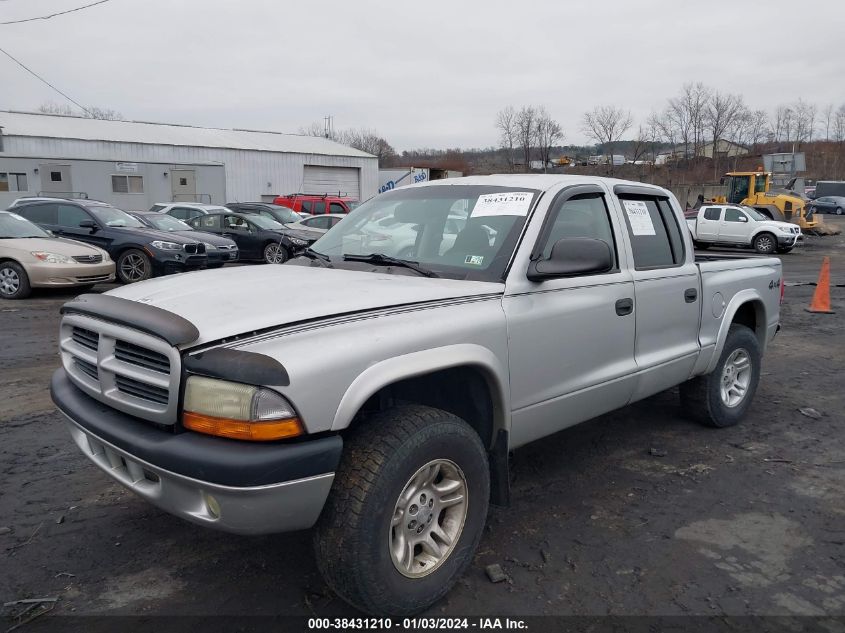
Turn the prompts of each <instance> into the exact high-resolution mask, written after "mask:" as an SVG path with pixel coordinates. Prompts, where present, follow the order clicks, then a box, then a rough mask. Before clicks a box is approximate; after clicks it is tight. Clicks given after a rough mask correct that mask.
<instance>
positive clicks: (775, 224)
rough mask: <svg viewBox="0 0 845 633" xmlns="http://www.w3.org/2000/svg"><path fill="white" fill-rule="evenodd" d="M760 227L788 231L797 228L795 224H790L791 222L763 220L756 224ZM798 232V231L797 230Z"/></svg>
mask: <svg viewBox="0 0 845 633" xmlns="http://www.w3.org/2000/svg"><path fill="white" fill-rule="evenodd" d="M757 224H759V225H760V226H766V227H769V228H773V229H788V230H789V231H792V229H795V228H798V225H797V224H792V223H791V222H780V221H778V220H765V221H761V222H758V223H757ZM799 232H800V229H799Z"/></svg>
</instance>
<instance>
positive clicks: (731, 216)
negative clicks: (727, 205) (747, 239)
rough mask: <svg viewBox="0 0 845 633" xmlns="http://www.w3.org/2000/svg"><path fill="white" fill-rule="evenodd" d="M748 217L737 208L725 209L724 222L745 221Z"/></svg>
mask: <svg viewBox="0 0 845 633" xmlns="http://www.w3.org/2000/svg"><path fill="white" fill-rule="evenodd" d="M747 221H748V218H746V217H745V214H744V213H743V212H742V211H740V210H739V209H725V222H747Z"/></svg>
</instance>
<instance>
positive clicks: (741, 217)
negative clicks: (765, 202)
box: [739, 215, 748, 222]
mask: <svg viewBox="0 0 845 633" xmlns="http://www.w3.org/2000/svg"><path fill="white" fill-rule="evenodd" d="M739 221H740V222H748V218H746V217H745V216H744V215H741V216H739Z"/></svg>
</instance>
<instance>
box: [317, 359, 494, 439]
mask: <svg viewBox="0 0 845 633" xmlns="http://www.w3.org/2000/svg"><path fill="white" fill-rule="evenodd" d="M460 366H473V367H476V368H478V369H479V370H481V373H482V374H483V375H484V377H485V378H486V380H487V385H488V388H489V389H490V397H491V399H492V402H493V412H494V421H493V425H494V428H493V430H494V437H495V433H496V432H498V431H499V430H500V429H504V430H510V392H509V390H508V387H507V385H508V382H507V369H506V368H505V367H503V366H502V364H501V362H500V361H499V359H498V358H497V357H496V355H495V354H494V353H493V352H491V351H490V350H489V349H487V348H486V347H482V346H481V345H476V344H469V343H468V344H458V345H449V346H446V347H436V348H432V349H426V350H422V351H419V352H412V353H410V354H404V355H402V356H397V357H394V358H388V359H385V360H382V361H380V362H378V363H376V364H374V365H371V366H370V367H368V368H367V369H366V370H365V371H364V372H362V373H361V374H360V375H359V376H358V377H357V378H356V379H355V380H354V381H353V382H352V384H351V385H349V388H348V389H347V390H346V392H345V393H344V394H343V398H341V401H340V404H339V405H338V407H337V412H336V413H335V416H334V421H333V422H332V430H333V431H340V430H342V429H345V428H346V427H348V426H349V424H350V423H351V422H352V420H353V418H354V417H355V415H356V414H357V413H358V411H359V410H360V409H361V407H362V406H363V405H364V403H365V402H366V401H367V400H368V399H369V398H370V397H371V396H372V395H373V394H375V393H376V392H377V391H379V390H380V389H382V388H384V387H386V386H388V385H390V384H393V383H395V382H399V381H400V380H404V379H406V378H413V377H415V376H421V375H423V374H430V373H432V372H435V371H438V370H441V369H450V368H453V367H460Z"/></svg>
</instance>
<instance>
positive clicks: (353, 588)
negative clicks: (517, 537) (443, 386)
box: [314, 405, 490, 616]
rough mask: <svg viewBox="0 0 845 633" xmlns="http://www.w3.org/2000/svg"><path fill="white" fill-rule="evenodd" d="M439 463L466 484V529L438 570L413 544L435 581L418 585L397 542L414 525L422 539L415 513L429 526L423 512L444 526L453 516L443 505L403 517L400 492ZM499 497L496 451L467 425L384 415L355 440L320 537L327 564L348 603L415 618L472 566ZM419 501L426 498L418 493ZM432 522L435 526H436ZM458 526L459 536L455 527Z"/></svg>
mask: <svg viewBox="0 0 845 633" xmlns="http://www.w3.org/2000/svg"><path fill="white" fill-rule="evenodd" d="M433 460H445V461H448V462H449V463H451V464H452V465H453V466H454V465H457V467H458V469H459V470H460V473H461V474H462V476H463V478H464V481H465V486H464V488H463V490H464V495H465V496H464V497H463V498H464V500H465V503H466V509H465V510H463V509H462V510H461V512H465V515H464V522H463V527H462V528H459V531H458V533H457V534H456V538H455V539H454V541H453V542H454V544H453V545H452V546H451V549H448V551H446V553H445V555H443V557H442V560H441V562H439V563H436V564H434V563H432V564H434V566H433V567H432V568H431V571H427V570H424V569H423V567H424V563H422V562H417V559H416V558H414V556H423V555H424V552H425V550H423V549H420V550H417V549H416V548H417V547H418V546H411V548H410V552H414V553H416V552H417V551H419V554H414V556H412V557H411V560H410V565H409V567H408V569H410V570H412V571H413V570H417V573H421V574H427V575H423V576H421V577H416V578H412V577H408V575H406V574H405V573H404V572H400V571H399V568H398V566H397V564H395V563H394V559H393V557H392V555H391V552H390V547H389V546H388V545H389V543H396V542H397V541H396V534H397V532H396V530H397V529H398V530H402V531H404V530H405V528H406V527H407V528H409V532H406V534H408V533H409V534H411V536H412V537H413V536H414V533H413V530H411V528H412V527H414V526H412V522H409V523H407V524H406V523H405V521H406V520H409V519H410V518H411V517H412V515H415V516H417V517H419V518H420V523H419V526H421V525H422V524H423V523H424V522H425V519H424V518H423V511H425V512H426V513H428V514H429V515H430V516H432V517H434V518H436V522H435V523H438V524H439V523H440V522H441V520H442V518H443V516H444V514H441V513H444V512H446V511H445V510H440V509H439V508H438V507H437V506H435V507H434V509H433V510H431V511H429V510H426V509H425V507H422V508H417V513H415V512H414V510H413V508H414V507H416V506H408V507H407V513H404V514H402V513H401V511H400V513H399V514H394V512H395V511H396V509H397V508H398V506H399V505H400V502H399V497H400V494H402V493H403V492H406V491H407V489H408V487H409V486H411V485H412V484H411V480H412V478H413V477H414V476H415V474H416V473H418V471H420V470H422V469H423V468H424V467H425V466H427V465H428V464H430V463H431V462H432V461H433ZM417 492H419V489H418V490H417ZM422 496H424V495H422ZM422 496H421V497H420V500H422ZM489 497H490V471H489V466H488V462H487V453H486V452H485V450H484V445H483V444H482V442H481V439H480V438H479V437H478V434H477V433H476V432H475V431H474V430H473V429H472V428H471V427H470V426H469V425H468V424H467V423H466V422H464V421H463V420H461V419H460V418H458V417H456V416H454V415H452V414H451V413H447V412H445V411H441V410H440V409H434V408H431V407H424V406H419V405H411V406H402V407H396V408H394V409H390V410H388V411H385V412H382V413H378V414H376V415H374V416H373V417H372V418H370V419H368V420H366V421H363V422H361V425H360V427H359V428H356V429H353V430H352V432H351V433H350V435H349V437H348V438H347V439H346V441H345V445H344V452H343V457H342V459H341V462H340V466H339V468H338V470H337V473H336V474H335V479H334V483H333V485H332V490H331V493H330V495H329V498H328V500H327V502H326V506H325V508H324V509H323V512H322V515H321V516H320V520H319V522H318V524H317V529H316V530H315V533H314V548H315V552H316V558H317V566H318V567H319V569H320V572H321V573H322V575H323V578H324V579H325V581H326V583H327V584H328V585H329V586H330V587H331V588H332V589H333V590H334V591H335V592H336V593H337V594H338V595H339V596H341V597H342V598H343V599H344V600H346V601H347V602H348V603H349V604H351V605H353V606H354V607H356V608H358V609H360V610H362V611H364V612H366V613H369V614H372V615H376V616H406V615H411V614H414V613H417V612H419V611H422V610H423V609H426V608H428V607H430V606H431V605H432V604H434V603H435V602H437V601H438V600H439V599H440V598H442V597H443V596H444V595H446V593H448V591H449V589H451V587H452V585H453V584H454V583H455V582H456V581H457V579H458V578H459V577H460V576H461V574H462V573H463V572H464V570H465V569H466V568H467V566H468V565H469V564H470V562H471V561H472V557H473V554H474V552H475V549H476V547H477V546H478V542H479V540H480V539H481V535H482V532H483V530H484V524H485V522H486V519H487V506H488V502H489ZM411 499H412V500H415V499H417V497H416V492H414V493H413V497H411ZM406 503H410V501H407V502H406ZM428 503H429V504H430V503H431V500H430V498H429V501H428ZM459 505H461V508H463V505H462V504H459ZM435 515H437V516H435ZM394 517H401V519H398V520H399V521H400V522H399V524H398V525H397V527H396V528H394V527H392V524H391V521H392V520H393V519H394ZM429 523H430V519H429V520H428V522H426V525H428V524H429ZM442 525H443V526H445V525H446V523H445V521H444V522H443V523H442ZM451 525H452V526H453V527H452V528H451V529H454V525H455V523H454V522H453V523H452V524H451ZM426 533H428V531H426ZM401 549H403V550H404V549H405V548H401Z"/></svg>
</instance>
